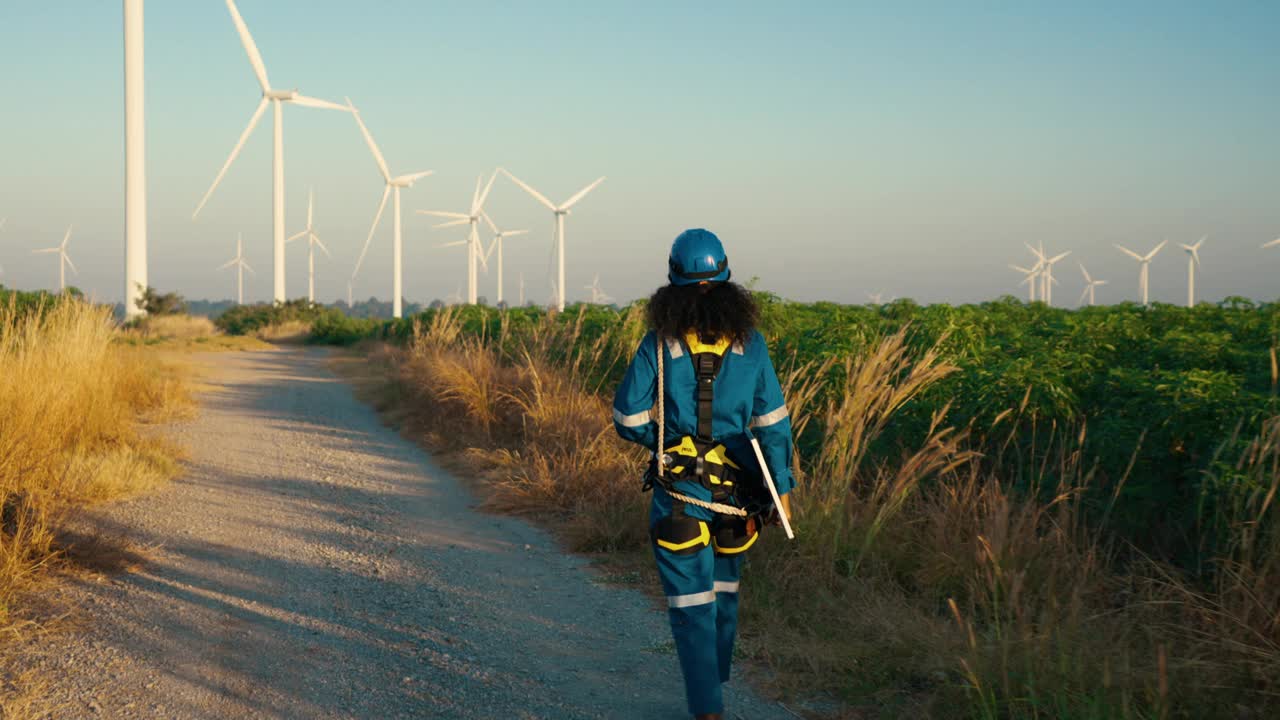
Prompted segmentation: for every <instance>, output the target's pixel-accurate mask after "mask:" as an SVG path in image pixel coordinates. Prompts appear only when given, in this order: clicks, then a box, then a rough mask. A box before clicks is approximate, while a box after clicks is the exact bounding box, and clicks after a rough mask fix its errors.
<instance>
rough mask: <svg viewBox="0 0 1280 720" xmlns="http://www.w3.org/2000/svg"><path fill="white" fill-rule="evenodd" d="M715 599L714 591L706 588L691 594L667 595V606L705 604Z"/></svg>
mask: <svg viewBox="0 0 1280 720" xmlns="http://www.w3.org/2000/svg"><path fill="white" fill-rule="evenodd" d="M715 601H716V591H715V590H708V591H706V592H700V593H693V594H691V595H668V596H667V607H670V608H685V607H693V606H694V605H707V604H710V603H713V602H715Z"/></svg>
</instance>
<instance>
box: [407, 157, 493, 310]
mask: <svg viewBox="0 0 1280 720" xmlns="http://www.w3.org/2000/svg"><path fill="white" fill-rule="evenodd" d="M497 178H498V173H497V171H496V170H495V171H494V173H493V175H490V176H489V183H488V184H487V185H485V186H484V191H483V192H481V190H480V185H481V183H483V182H484V178H482V177H480V176H477V177H476V189H475V192H473V193H471V212H469V213H459V212H448V211H445V210H419V211H418V214H419V215H430V216H432V217H440V218H451V219H450V220H449V222H443V223H440V224H439V225H434V226H433V227H435V228H447V227H456V226H458V225H468V226H470V227H469V229H468V230H467V239H466V240H463V241H461V242H456V243H448V244H446V245H442V246H441V247H455V246H458V245H466V246H467V302H468V303H470V304H472V305H475V304H476V284H477V277H476V264H477V263H481V264H483V265H484V266H485V272H488V271H489V265H488V263H487V262H486V261H485V254H484V250H483V249H482V248H481V247H480V232H479V230H478V229H477V226H478V225H479V224H480V217H481V215H482V214H483V212H484V201H485V199H486V198H488V197H489V191H490V190H492V189H493V181H494V180H496V179H497Z"/></svg>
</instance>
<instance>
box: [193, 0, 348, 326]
mask: <svg viewBox="0 0 1280 720" xmlns="http://www.w3.org/2000/svg"><path fill="white" fill-rule="evenodd" d="M227 10H229V11H231V21H232V22H234V23H235V26H236V32H238V33H240V43H241V44H242V45H244V51H245V54H247V55H248V56H249V64H250V65H251V66H253V73H254V75H256V76H257V78H258V84H259V85H261V86H262V100H261V101H260V102H259V103H258V108H257V109H256V110H254V111H253V115H252V116H251V117H250V118H249V124H248V125H247V126H246V127H245V129H244V132H242V133H240V139H239V140H238V141H237V142H236V145H235V147H234V148H232V149H231V155H230V156H228V157H227V161H226V162H225V163H223V164H222V169H221V170H219V171H218V176H217V177H215V178H214V179H213V184H212V185H210V186H209V191H208V192H206V193H205V194H204V198H202V199H201V200H200V204H199V205H197V206H196V211H195V212H194V213H192V214H191V217H192V218H195V217H196V216H197V215H199V214H200V210H201V209H203V208H204V205H205V203H207V202H209V198H210V196H212V195H213V191H214V190H216V189H217V188H218V183H220V182H222V176H223V175H226V173H227V169H228V168H230V167H231V163H233V162H235V159H236V156H237V155H239V154H240V149H241V148H243V147H244V144H245V141H246V140H248V139H249V136H250V135H251V134H253V130H254V128H256V127H257V126H258V121H259V120H261V119H262V113H264V112H266V109H267V105H268V104H270V105H271V106H272V109H273V111H274V117H275V133H274V145H273V155H272V172H271V215H272V224H271V240H272V249H273V253H272V262H273V264H274V267H273V268H272V269H273V278H274V279H273V281H272V299H273V300H274V301H275V302H278V303H282V302H284V301H285V300H286V299H287V298H286V296H285V287H284V103H292V104H294V105H301V106H303V107H313V108H325V109H329V110H342V111H344V112H346V111H348V110H349V108H347V107H345V106H343V105H339V104H337V103H332V102H329V101H328V100H317V99H316V98H313V97H307V96H306V95H300V94H299V93H298V91H297V90H273V89H272V88H271V82H270V81H269V80H268V79H267V68H266V65H264V64H263V62H262V55H261V54H260V53H259V52H258V46H257V45H256V44H254V42H253V36H252V35H250V34H249V28H248V26H246V25H245V24H244V19H243V18H241V17H240V11H239V10H237V9H236V4H235V0H227Z"/></svg>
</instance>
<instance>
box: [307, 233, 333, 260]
mask: <svg viewBox="0 0 1280 720" xmlns="http://www.w3.org/2000/svg"><path fill="white" fill-rule="evenodd" d="M311 239H312V240H315V242H316V247H318V248H320V250H322V251H323V252H324V255H325V257H328V258H332V257H333V256H332V255H330V254H329V248H327V247H325V246H324V243H323V242H321V240H320V236H319V235H316V234H315V233H311Z"/></svg>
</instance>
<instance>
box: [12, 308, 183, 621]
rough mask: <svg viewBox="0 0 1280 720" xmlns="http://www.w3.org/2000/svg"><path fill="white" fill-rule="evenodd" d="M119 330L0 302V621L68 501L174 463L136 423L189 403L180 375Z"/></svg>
mask: <svg viewBox="0 0 1280 720" xmlns="http://www.w3.org/2000/svg"><path fill="white" fill-rule="evenodd" d="M118 336H119V331H118V330H116V328H115V327H114V325H113V323H112V320H111V315H110V310H109V309H107V308H101V307H95V306H91V305H88V304H85V303H81V302H76V301H73V300H67V301H61V302H59V303H57V304H56V305H53V306H52V307H49V308H47V309H45V310H43V311H42V312H39V313H31V314H26V315H22V316H18V315H17V314H16V313H15V312H13V311H12V310H11V309H4V308H0V507H2V508H3V518H2V519H3V527H2V528H0V628H6V627H13V624H14V623H15V622H17V621H18V620H19V618H20V616H21V613H20V612H17V613H15V609H17V606H16V602H17V600H18V598H19V597H20V593H21V592H22V591H23V590H24V589H25V588H27V587H28V586H29V584H30V582H31V581H32V580H33V579H34V578H35V577H37V575H38V574H39V571H40V569H41V568H42V567H44V566H45V565H47V564H48V563H49V562H50V561H51V560H52V559H53V558H54V557H55V556H56V549H57V547H56V537H55V532H56V528H57V527H58V526H59V520H60V519H61V518H62V516H63V514H64V513H65V512H66V511H67V510H69V509H71V508H74V507H76V506H81V505H86V504H90V503H95V502H101V501H104V500H109V499H113V498H117V497H121V496H125V495H130V494H134V493H138V492H142V491H145V490H147V489H150V488H152V487H154V486H156V485H157V484H159V483H161V482H163V481H165V480H167V479H169V478H171V477H173V476H174V475H175V474H176V473H177V471H178V466H177V457H178V452H177V450H176V448H174V447H173V446H172V445H171V444H170V443H168V442H166V441H164V440H161V439H159V438H157V437H155V434H154V433H148V432H144V431H143V430H142V428H141V427H140V425H141V424H142V423H147V422H157V421H162V420H166V419H169V418H172V417H174V416H176V415H179V414H182V413H184V412H186V411H187V410H188V409H189V407H190V406H191V398H190V395H189V392H188V389H187V384H186V381H185V378H184V373H183V372H182V371H181V369H180V368H178V367H176V366H173V365H170V364H167V363H164V362H162V361H161V360H160V359H159V357H158V355H157V354H156V353H154V352H151V351H149V350H146V349H143V348H140V347H134V346H130V345H127V344H122V343H119V342H116V340H117V338H118Z"/></svg>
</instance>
